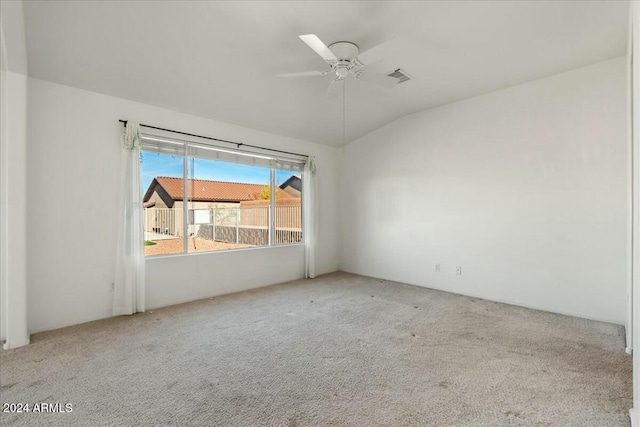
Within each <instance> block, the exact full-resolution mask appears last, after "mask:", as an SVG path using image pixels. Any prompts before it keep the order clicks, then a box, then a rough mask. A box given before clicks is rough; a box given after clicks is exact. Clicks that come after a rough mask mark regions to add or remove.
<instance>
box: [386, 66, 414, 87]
mask: <svg viewBox="0 0 640 427" xmlns="http://www.w3.org/2000/svg"><path fill="white" fill-rule="evenodd" d="M387 76H389V77H394V78H396V79H398V84H400V83H404V82H406V81H408V80H411V79H412V78H413V77H411V76H410V75H409V74H407V73H406V71H404V70H401V69H400V68H398V69H397V70H395V71H394V72H393V73H389V74H387Z"/></svg>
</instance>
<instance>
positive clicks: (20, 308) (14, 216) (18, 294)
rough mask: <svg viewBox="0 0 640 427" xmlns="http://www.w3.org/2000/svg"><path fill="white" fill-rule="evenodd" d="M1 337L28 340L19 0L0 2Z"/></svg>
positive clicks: (14, 342) (11, 344) (9, 342)
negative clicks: (15, 0) (16, 0)
mask: <svg viewBox="0 0 640 427" xmlns="http://www.w3.org/2000/svg"><path fill="white" fill-rule="evenodd" d="M0 18H1V20H0V63H1V64H0V75H1V77H0V84H1V87H0V113H1V119H0V122H1V123H0V339H4V340H6V341H5V344H4V348H5V349H7V348H15V347H20V346H22V345H25V344H28V343H29V334H28V332H27V291H26V285H27V270H26V244H25V240H26V233H27V232H26V221H25V214H26V206H27V197H26V178H27V174H26V158H27V155H26V152H27V134H26V131H27V122H26V120H27V77H26V71H27V57H26V46H25V42H24V25H23V22H24V20H23V13H22V2H0Z"/></svg>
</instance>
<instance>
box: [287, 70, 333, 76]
mask: <svg viewBox="0 0 640 427" xmlns="http://www.w3.org/2000/svg"><path fill="white" fill-rule="evenodd" d="M328 73H329V72H328V71H303V72H301V73H285V74H278V77H313V76H325V75H327V74H328Z"/></svg>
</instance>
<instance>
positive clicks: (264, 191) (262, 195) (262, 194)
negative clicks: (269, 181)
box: [260, 185, 281, 200]
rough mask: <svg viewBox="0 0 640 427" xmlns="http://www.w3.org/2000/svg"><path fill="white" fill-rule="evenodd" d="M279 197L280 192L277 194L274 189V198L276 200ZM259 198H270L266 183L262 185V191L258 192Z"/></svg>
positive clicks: (269, 190)
mask: <svg viewBox="0 0 640 427" xmlns="http://www.w3.org/2000/svg"><path fill="white" fill-rule="evenodd" d="M280 197H281V194H279V193H278V192H277V191H276V200H278V199H279V198H280ZM260 199H262V200H271V189H270V188H269V186H268V185H265V186H263V187H262V191H261V192H260Z"/></svg>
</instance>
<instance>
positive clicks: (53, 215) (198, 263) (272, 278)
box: [27, 78, 338, 332]
mask: <svg viewBox="0 0 640 427" xmlns="http://www.w3.org/2000/svg"><path fill="white" fill-rule="evenodd" d="M28 99H29V104H28V107H29V109H28V111H29V147H28V171H29V172H28V173H29V181H28V207H29V211H28V215H27V220H28V224H29V231H28V239H27V244H28V248H29V252H28V264H27V265H28V270H29V278H28V279H29V284H28V285H29V286H28V305H29V307H30V310H29V328H30V330H31V332H36V331H42V330H46V329H52V328H58V327H62V326H66V325H72V324H76V323H81V322H86V321H90V320H94V319H99V318H105V317H109V316H110V315H111V310H112V291H111V283H112V281H113V276H114V254H115V245H116V229H115V225H116V222H115V218H116V206H117V200H118V196H117V183H118V171H119V166H118V162H119V159H120V154H119V153H120V151H119V150H120V146H119V136H120V133H121V131H122V124H121V123H118V119H129V120H137V121H139V122H142V123H146V124H150V125H156V126H161V127H166V128H169V129H176V130H182V131H187V132H191V133H195V134H201V135H208V136H213V137H217V138H222V139H229V140H234V141H241V142H246V143H250V144H255V145H260V146H264V147H270V148H276V149H282V150H287V151H294V152H299V153H308V154H312V155H315V156H316V158H317V164H318V181H319V189H318V193H319V194H318V200H319V203H320V216H319V236H318V251H317V253H318V260H317V270H318V273H319V274H322V273H327V272H331V271H335V270H336V269H337V267H338V258H337V242H338V230H337V220H336V211H337V210H336V190H335V189H336V188H337V180H336V176H337V163H336V154H337V152H338V150H337V149H335V148H332V147H328V146H322V145H318V144H313V143H310V142H306V141H300V140H295V139H291V138H287V137H281V136H277V135H273V134H268V133H265V132H260V131H255V130H251V129H247V128H242V127H239V126H234V125H230V124H225V123H221V122H217V121H214V120H208V119H204V118H200V117H195V116H191V115H187V114H182V113H178V112H174V111H169V110H166V109H162V108H158V107H154V106H150V105H145V104H141V103H137V102H132V101H128V100H124V99H120V98H115V97H111V96H106V95H102V94H98V93H94V92H88V91H84V90H80V89H75V88H71V87H67V86H62V85H59V84H54V83H50V82H46V81H42V80H38V79H32V78H31V79H29V98H28ZM212 102H215V101H212ZM302 259H303V251H302V247H301V246H291V247H282V248H267V249H254V250H243V251H238V252H233V253H232V252H229V253H209V254H199V255H190V256H175V257H163V258H154V259H149V260H147V280H146V281H147V283H146V288H147V304H148V306H149V307H152V308H153V307H158V306H164V305H168V304H174V303H179V302H183V301H188V300H193V299H198V298H203V297H207V296H213V295H218V294H222V293H228V292H234V291H239V290H244V289H248V288H252V287H258V286H264V285H269V284H273V283H278V282H282V281H286V280H293V279H297V278H301V277H302V276H303V270H302Z"/></svg>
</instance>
